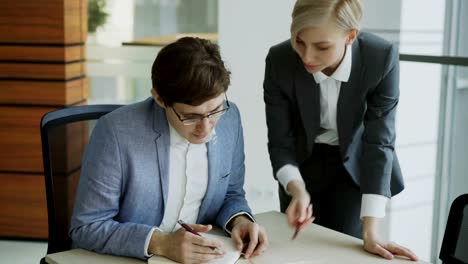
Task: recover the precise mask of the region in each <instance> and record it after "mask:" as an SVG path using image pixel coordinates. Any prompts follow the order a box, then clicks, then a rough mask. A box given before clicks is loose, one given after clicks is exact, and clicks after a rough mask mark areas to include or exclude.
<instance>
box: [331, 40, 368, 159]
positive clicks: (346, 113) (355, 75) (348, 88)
mask: <svg viewBox="0 0 468 264" xmlns="http://www.w3.org/2000/svg"><path fill="white" fill-rule="evenodd" d="M351 47H352V64H351V74H350V76H349V80H348V82H343V83H341V88H340V95H339V97H338V105H337V117H336V119H337V128H338V137H339V141H340V146H341V147H345V146H347V145H348V141H349V137H350V136H351V134H352V132H351V131H352V127H353V124H354V119H355V118H356V115H357V114H358V113H356V111H358V108H357V107H356V106H359V105H361V101H362V100H363V98H362V96H365V95H361V93H362V91H364V90H365V87H362V83H363V82H362V78H363V76H364V73H365V71H366V69H365V67H364V66H363V65H362V62H361V52H360V47H359V43H358V41H355V42H354V43H353V45H352V46H351ZM341 150H342V154H343V153H344V152H343V149H341Z"/></svg>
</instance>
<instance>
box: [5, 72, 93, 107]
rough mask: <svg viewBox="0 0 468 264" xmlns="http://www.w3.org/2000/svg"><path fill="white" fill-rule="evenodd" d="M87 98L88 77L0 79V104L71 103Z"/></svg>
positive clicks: (57, 104) (54, 104)
mask: <svg viewBox="0 0 468 264" xmlns="http://www.w3.org/2000/svg"><path fill="white" fill-rule="evenodd" d="M86 98H88V78H86V77H85V78H80V79H76V80H72V81H68V82H62V81H61V82H52V81H11V80H10V81H8V80H7V81H5V80H3V81H2V80H0V104H25V105H53V106H60V105H72V104H75V103H76V102H80V101H83V100H85V99H86Z"/></svg>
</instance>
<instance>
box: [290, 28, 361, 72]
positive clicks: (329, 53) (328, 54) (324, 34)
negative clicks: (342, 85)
mask: <svg viewBox="0 0 468 264" xmlns="http://www.w3.org/2000/svg"><path fill="white" fill-rule="evenodd" d="M356 35H357V31H356V30H353V31H351V32H350V33H346V32H344V31H343V30H341V29H339V28H338V27H337V26H336V24H335V23H334V22H333V21H331V20H330V21H329V22H327V23H324V24H323V25H321V26H317V27H308V28H306V29H304V30H302V31H301V32H299V34H298V35H297V37H296V48H295V50H296V52H297V54H299V56H300V57H301V59H302V62H303V63H304V67H305V69H306V70H307V71H308V72H309V73H316V72H320V71H321V72H323V73H325V74H326V75H328V76H330V75H331V74H333V72H334V71H335V70H336V68H337V67H338V65H340V63H341V60H342V59H343V55H344V51H345V46H346V45H347V44H351V43H352V41H353V40H354V39H355V37H356Z"/></svg>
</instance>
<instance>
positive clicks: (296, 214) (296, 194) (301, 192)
mask: <svg viewBox="0 0 468 264" xmlns="http://www.w3.org/2000/svg"><path fill="white" fill-rule="evenodd" d="M287 187H288V192H289V193H290V194H291V196H292V198H291V202H290V203H289V206H288V208H287V209H286V215H287V217H288V223H289V225H290V226H291V227H297V226H300V228H301V229H302V228H304V227H305V226H307V225H308V224H310V223H312V222H313V221H314V220H315V217H314V216H312V204H311V203H310V195H309V193H308V192H307V190H306V189H305V186H304V183H302V182H299V181H295V180H293V181H291V182H289V183H288V186H287Z"/></svg>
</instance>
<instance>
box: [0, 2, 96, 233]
mask: <svg viewBox="0 0 468 264" xmlns="http://www.w3.org/2000/svg"><path fill="white" fill-rule="evenodd" d="M86 34H87V3H86V0H47V1H38V0H19V1H18V0H1V1H0V237H5V236H7V237H21V238H43V239H46V238H47V235H48V230H47V211H46V202H45V191H44V190H45V186H44V176H43V163H42V147H41V139H40V129H39V127H40V121H41V118H42V116H43V115H44V114H45V113H46V112H49V111H52V110H56V109H59V108H63V107H67V106H72V105H81V104H86V98H87V97H88V80H87V78H86V76H85V74H86V72H85V68H86V67H85V62H84V61H85V46H84V43H85V41H86ZM59 132H60V133H59V135H56V136H55V137H54V138H53V147H54V150H56V151H58V153H59V154H58V155H55V156H54V157H55V158H54V161H55V163H54V165H55V166H57V167H58V168H60V169H61V171H62V172H63V174H61V178H60V179H57V183H58V184H60V185H62V186H61V187H59V188H64V189H60V190H61V192H59V193H62V194H64V196H66V198H64V199H65V200H64V203H65V204H69V203H71V202H72V201H73V199H74V193H75V191H74V190H75V189H76V184H77V179H78V176H79V169H80V168H79V167H80V163H81V156H82V152H83V150H84V147H85V145H86V141H87V132H88V130H87V126H86V125H84V124H73V125H70V126H67V127H66V128H63V129H62V130H60V131H59ZM64 208H66V206H64ZM70 210H71V209H70V208H69V209H66V210H65V211H64V213H63V214H62V215H63V216H64V217H62V218H61V219H62V220H64V219H66V218H67V217H69V215H70V214H71V211H70ZM65 216H66V217H65ZM64 231H66V229H64Z"/></svg>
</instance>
